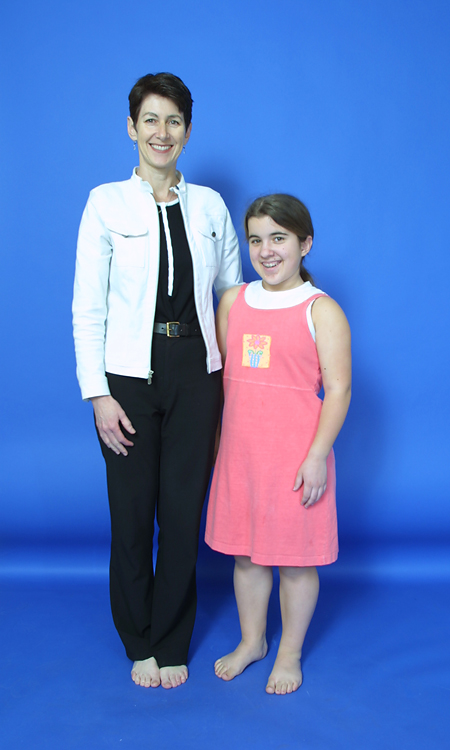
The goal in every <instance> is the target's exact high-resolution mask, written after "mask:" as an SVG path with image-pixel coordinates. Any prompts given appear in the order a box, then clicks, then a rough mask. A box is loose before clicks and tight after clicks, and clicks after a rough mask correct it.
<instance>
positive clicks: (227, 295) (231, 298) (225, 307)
mask: <svg viewBox="0 0 450 750" xmlns="http://www.w3.org/2000/svg"><path fill="white" fill-rule="evenodd" d="M243 286H246V285H245V284H238V285H237V286H232V287H230V288H229V289H227V290H226V292H224V293H223V294H222V297H221V298H220V302H219V307H218V311H219V310H220V312H225V313H228V312H229V311H230V308H231V306H232V305H233V303H234V302H235V300H236V299H237V296H238V294H239V292H240V291H241V289H242V287H243Z"/></svg>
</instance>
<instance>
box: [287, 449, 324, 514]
mask: <svg viewBox="0 0 450 750" xmlns="http://www.w3.org/2000/svg"><path fill="white" fill-rule="evenodd" d="M302 485H303V497H302V502H301V504H302V505H303V506H304V507H305V508H310V507H311V505H314V503H317V501H318V500H320V498H321V497H322V495H323V493H324V492H325V490H326V488H327V460H326V458H319V457H316V456H309V455H308V456H307V457H306V458H305V460H304V461H303V463H302V465H301V466H300V468H299V470H298V472H297V476H296V478H295V483H294V492H296V491H297V490H299V489H300V487H301V486H302Z"/></svg>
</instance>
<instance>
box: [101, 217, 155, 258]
mask: <svg viewBox="0 0 450 750" xmlns="http://www.w3.org/2000/svg"><path fill="white" fill-rule="evenodd" d="M107 228H108V229H109V233H110V238H111V245H112V258H111V264H112V265H113V266H134V267H137V268H143V267H144V266H145V255H146V249H147V235H148V229H147V227H145V226H139V225H133V226H127V225H124V224H121V223H120V222H118V223H116V222H108V224H107Z"/></svg>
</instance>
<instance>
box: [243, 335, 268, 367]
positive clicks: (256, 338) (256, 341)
mask: <svg viewBox="0 0 450 750" xmlns="http://www.w3.org/2000/svg"><path fill="white" fill-rule="evenodd" d="M271 341H272V337H271V336H267V335H262V334H260V333H244V335H243V337H242V367H255V368H257V367H258V368H263V367H266V368H267V367H270V344H271Z"/></svg>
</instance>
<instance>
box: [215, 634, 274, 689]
mask: <svg viewBox="0 0 450 750" xmlns="http://www.w3.org/2000/svg"><path fill="white" fill-rule="evenodd" d="M266 654H267V641H266V639H264V641H263V642H262V643H259V644H257V645H256V646H255V645H247V644H246V643H244V642H243V641H241V642H240V644H239V646H238V647H237V648H236V649H235V650H234V651H232V652H231V654H227V655H226V656H222V658H221V659H217V661H216V663H215V664H214V671H215V673H216V675H217V677H220V679H221V680H226V681H229V680H233V679H234V678H235V677H237V676H238V674H241V673H242V672H243V671H244V669H245V668H246V667H248V665H249V664H252V662H254V661H259V660H260V659H264V657H265V655H266Z"/></svg>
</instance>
